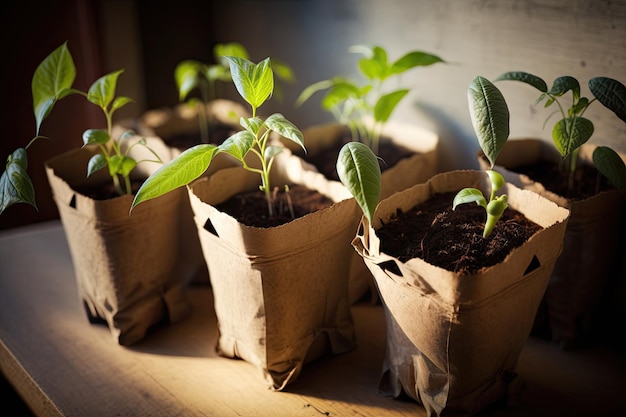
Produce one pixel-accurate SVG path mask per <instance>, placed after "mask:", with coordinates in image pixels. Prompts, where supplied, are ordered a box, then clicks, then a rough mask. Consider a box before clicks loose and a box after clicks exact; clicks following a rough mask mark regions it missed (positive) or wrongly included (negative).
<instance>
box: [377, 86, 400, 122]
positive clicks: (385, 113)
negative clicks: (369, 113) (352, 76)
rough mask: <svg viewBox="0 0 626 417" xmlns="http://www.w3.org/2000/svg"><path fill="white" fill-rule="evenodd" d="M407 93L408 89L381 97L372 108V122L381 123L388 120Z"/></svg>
mask: <svg viewBox="0 0 626 417" xmlns="http://www.w3.org/2000/svg"><path fill="white" fill-rule="evenodd" d="M408 92H409V90H408V89H407V90H398V91H393V92H391V93H388V94H385V95H383V96H381V97H380V98H379V99H378V101H377V102H376V105H375V106H374V120H376V121H377V122H382V123H385V122H386V121H387V120H389V117H390V116H391V113H393V111H394V109H395V108H396V106H397V105H398V103H399V102H400V100H402V99H403V98H404V96H406V95H407V94H408Z"/></svg>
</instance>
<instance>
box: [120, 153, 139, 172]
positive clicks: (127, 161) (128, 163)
mask: <svg viewBox="0 0 626 417" xmlns="http://www.w3.org/2000/svg"><path fill="white" fill-rule="evenodd" d="M136 166H137V161H135V160H134V159H133V158H131V157H130V156H123V157H122V164H121V166H120V171H119V174H120V175H122V176H123V177H128V176H129V175H130V173H131V172H132V171H133V169H135V167H136Z"/></svg>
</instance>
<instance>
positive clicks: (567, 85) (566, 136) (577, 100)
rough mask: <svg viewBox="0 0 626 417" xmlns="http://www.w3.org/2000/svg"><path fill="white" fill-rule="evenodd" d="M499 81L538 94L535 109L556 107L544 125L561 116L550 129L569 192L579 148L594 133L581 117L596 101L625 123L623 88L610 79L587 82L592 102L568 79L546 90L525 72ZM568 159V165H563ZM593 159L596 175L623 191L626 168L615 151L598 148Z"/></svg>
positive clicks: (540, 82) (503, 76)
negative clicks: (567, 96) (515, 83)
mask: <svg viewBox="0 0 626 417" xmlns="http://www.w3.org/2000/svg"><path fill="white" fill-rule="evenodd" d="M501 80H511V81H519V82H523V83H525V84H528V85H530V86H532V87H534V88H536V89H537V90H539V92H540V95H539V97H538V98H537V100H536V102H535V105H537V104H539V103H541V102H543V101H545V103H544V107H545V108H548V107H551V106H553V105H556V106H557V109H556V110H555V111H554V112H553V113H551V114H550V115H549V116H548V117H547V118H546V123H547V122H548V120H549V119H550V118H551V117H552V116H553V115H554V114H559V115H560V119H559V120H558V121H557V122H556V123H555V124H554V126H553V128H552V140H553V142H554V145H555V146H556V148H557V150H558V151H559V152H560V154H561V156H562V157H563V162H564V163H565V169H566V170H567V171H566V172H568V189H570V190H571V189H572V188H573V187H574V173H575V171H576V165H577V160H578V153H579V151H580V147H581V146H582V145H584V144H585V143H587V142H588V141H589V139H590V138H591V136H592V135H593V132H594V125H593V122H592V121H591V120H589V119H587V118H585V117H583V115H584V113H585V111H586V110H587V109H588V108H589V106H590V105H591V104H592V103H593V102H594V101H596V100H598V101H600V102H601V103H602V104H603V105H604V106H605V107H607V108H608V109H610V110H612V111H613V112H614V113H615V114H616V115H617V116H618V117H620V118H621V119H622V120H625V121H626V87H625V86H624V85H623V84H621V83H620V82H619V81H617V80H614V79H611V78H607V77H595V78H593V79H591V80H590V81H589V88H590V90H591V92H592V94H593V95H594V96H595V97H594V98H592V99H589V98H587V97H583V96H581V93H580V83H579V82H578V80H577V79H576V78H574V77H571V76H561V77H558V78H556V79H555V80H554V82H553V84H552V87H551V88H550V89H549V90H548V85H547V84H546V82H545V81H544V80H543V79H542V78H540V77H538V76H536V75H534V74H530V73H528V72H523V71H509V72H506V73H504V74H502V75H500V76H499V77H497V78H496V81H501ZM567 92H571V102H570V104H569V105H566V104H563V103H562V101H564V100H563V96H564V95H565V94H566V93H567ZM568 159H569V163H566V162H567V160H568ZM592 159H593V162H594V165H595V166H596V168H597V169H598V171H599V172H600V173H601V174H603V175H604V176H606V177H607V178H608V179H609V181H611V183H613V185H615V186H616V187H618V188H622V189H624V190H626V166H624V162H623V161H622V159H621V158H620V157H619V155H617V153H616V152H615V151H613V150H612V149H611V148H609V147H606V146H604V147H598V148H596V149H595V150H594V154H593V156H592Z"/></svg>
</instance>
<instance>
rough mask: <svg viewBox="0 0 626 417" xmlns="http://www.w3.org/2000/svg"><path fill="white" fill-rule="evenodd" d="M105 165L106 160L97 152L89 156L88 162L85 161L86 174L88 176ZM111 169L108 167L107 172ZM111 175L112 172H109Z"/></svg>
mask: <svg viewBox="0 0 626 417" xmlns="http://www.w3.org/2000/svg"><path fill="white" fill-rule="evenodd" d="M105 166H107V160H106V158H105V157H104V155H102V154H100V153H98V154H95V155H94V156H92V157H91V158H89V162H88V163H87V176H88V177H89V176H90V175H92V174H93V173H94V172H97V171H100V170H101V169H102V168H104V167H105ZM110 171H111V169H110V168H109V172H110ZM111 175H113V174H111Z"/></svg>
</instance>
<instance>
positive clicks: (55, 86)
mask: <svg viewBox="0 0 626 417" xmlns="http://www.w3.org/2000/svg"><path fill="white" fill-rule="evenodd" d="M75 78H76V67H75V66H74V60H73V59H72V55H71V54H70V51H69V49H68V48H67V42H65V43H63V44H62V45H61V46H59V47H58V48H57V49H55V50H54V51H53V52H52V53H51V54H50V55H48V56H47V57H46V58H45V59H44V60H43V61H42V62H41V63H40V64H39V65H38V66H37V68H36V69H35V73H34V74H33V79H32V83H31V90H32V95H33V111H34V114H35V120H36V129H37V130H36V136H38V135H39V130H40V129H41V123H42V122H43V120H44V119H45V118H46V117H48V115H49V114H50V111H51V110H52V108H53V107H54V104H55V103H56V101H57V100H58V99H60V98H62V97H64V96H65V95H67V94H68V92H69V90H70V89H71V88H72V84H74V79H75Z"/></svg>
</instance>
